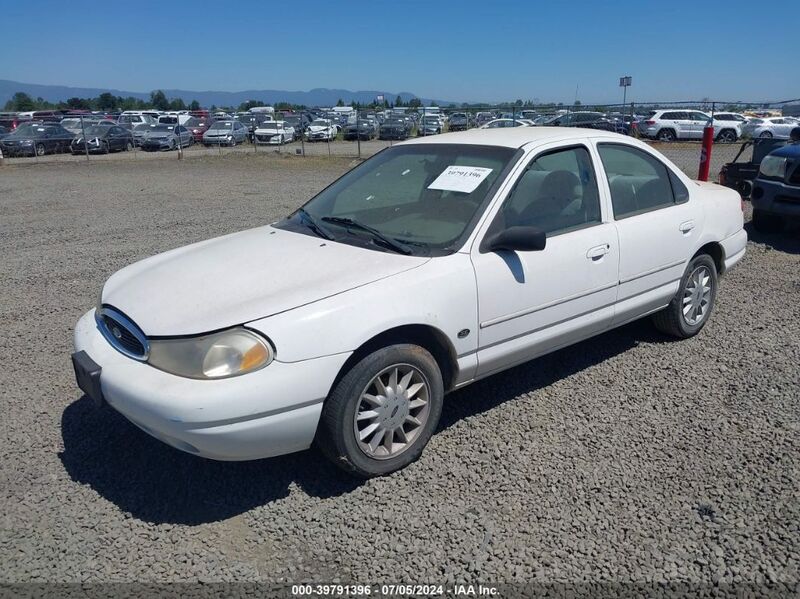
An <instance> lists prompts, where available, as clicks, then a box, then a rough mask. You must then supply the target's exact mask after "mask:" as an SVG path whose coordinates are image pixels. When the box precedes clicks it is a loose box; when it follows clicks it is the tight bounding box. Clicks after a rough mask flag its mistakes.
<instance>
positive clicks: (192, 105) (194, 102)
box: [189, 100, 200, 110]
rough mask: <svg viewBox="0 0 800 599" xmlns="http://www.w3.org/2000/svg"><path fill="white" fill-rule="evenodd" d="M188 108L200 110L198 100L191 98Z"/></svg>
mask: <svg viewBox="0 0 800 599" xmlns="http://www.w3.org/2000/svg"><path fill="white" fill-rule="evenodd" d="M189 110H200V102H198V101H197V100H192V101H191V102H190V103H189Z"/></svg>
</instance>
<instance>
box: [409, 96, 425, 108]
mask: <svg viewBox="0 0 800 599" xmlns="http://www.w3.org/2000/svg"><path fill="white" fill-rule="evenodd" d="M421 106H422V102H421V101H420V99H419V98H411V99H410V100H409V101H408V107H409V108H420V107H421Z"/></svg>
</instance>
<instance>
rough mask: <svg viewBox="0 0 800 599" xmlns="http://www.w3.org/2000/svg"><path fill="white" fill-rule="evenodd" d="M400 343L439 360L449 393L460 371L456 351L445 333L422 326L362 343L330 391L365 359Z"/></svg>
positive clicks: (392, 331)
mask: <svg viewBox="0 0 800 599" xmlns="http://www.w3.org/2000/svg"><path fill="white" fill-rule="evenodd" d="M399 343H411V344H414V345H419V346H420V347H423V348H425V349H426V350H428V351H429V352H430V354H431V355H432V356H433V358H434V360H436V363H437V364H438V366H439V370H440V371H441V373H442V382H443V383H444V390H445V391H449V390H450V388H451V387H452V385H453V381H454V380H455V376H456V372H457V371H458V365H457V364H458V362H457V358H456V351H455V348H454V347H453V346H452V344H451V343H450V341H449V340H448V338H447V336H446V335H445V334H444V333H443V332H442V331H440V330H439V329H437V328H435V327H432V326H429V325H421V324H412V325H403V326H399V327H395V328H392V329H389V330H387V331H384V332H382V333H380V334H378V335H375V336H374V337H372V338H371V339H369V340H368V341H366V342H365V343H362V344H361V345H360V346H359V347H358V349H356V350H355V351H354V352H353V354H352V355H351V356H350V357H349V358H348V359H347V361H346V362H345V363H344V364H343V365H342V367H341V369H339V373H338V374H337V375H336V378H335V379H334V381H333V384H332V385H331V389H333V388H334V387H335V386H336V384H337V383H338V382H339V380H340V379H341V378H342V377H343V376H344V375H345V374H347V372H348V371H349V370H350V369H351V368H352V367H353V366H355V365H356V364H357V363H358V362H360V361H361V360H362V359H363V358H365V357H366V356H368V355H369V354H371V353H372V352H374V351H377V350H379V349H381V348H384V347H388V346H389V345H397V344H399Z"/></svg>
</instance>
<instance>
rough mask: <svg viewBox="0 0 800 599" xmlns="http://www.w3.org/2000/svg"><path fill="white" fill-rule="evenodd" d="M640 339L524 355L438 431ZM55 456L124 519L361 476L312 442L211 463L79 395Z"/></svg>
mask: <svg viewBox="0 0 800 599" xmlns="http://www.w3.org/2000/svg"><path fill="white" fill-rule="evenodd" d="M641 342H647V343H669V342H670V338H668V337H665V336H663V335H661V334H660V333H658V332H656V330H655V329H654V328H653V326H652V325H651V324H650V322H649V321H648V320H643V321H638V322H634V323H632V324H629V325H626V326H624V327H621V328H619V329H616V330H615V331H612V332H609V333H605V334H603V335H600V336H598V337H594V338H592V339H590V340H587V341H584V342H582V343H579V344H578V345H574V346H572V347H569V348H566V349H563V350H560V351H558V352H556V353H553V354H549V355H547V356H544V357H542V358H538V359H537V360H534V361H532V362H526V363H524V364H522V365H520V366H517V367H515V368H513V369H511V370H508V371H506V372H503V373H500V374H497V375H494V376H491V377H489V378H487V379H484V380H483V381H479V382H477V383H475V384H474V385H470V386H469V387H467V388H465V389H463V390H459V391H456V392H454V393H453V394H452V395H449V396H448V397H447V398H446V399H445V405H444V410H443V412H442V418H441V421H440V424H439V430H442V429H446V428H448V427H450V426H452V425H453V424H454V423H455V422H457V421H459V420H461V419H463V418H466V417H469V416H474V415H476V414H480V413H482V412H486V411H488V410H491V409H492V408H494V407H496V406H498V405H500V404H502V403H505V402H507V401H510V400H513V399H515V398H517V397H519V396H520V395H523V394H526V393H530V392H532V391H535V390H537V389H541V388H543V387H547V386H548V385H551V384H553V383H554V382H556V381H558V380H560V379H562V378H565V377H568V376H570V375H572V374H575V373H576V372H579V371H581V370H583V369H585V368H588V367H590V366H593V365H595V364H598V363H600V362H603V361H604V360H607V359H608V358H611V357H613V356H616V355H618V354H620V353H622V352H624V351H627V350H628V349H630V348H631V347H634V346H635V345H636V344H638V343H641ZM61 432H62V437H63V441H64V451H63V452H62V453H61V454H60V456H59V457H60V458H61V462H62V463H63V464H64V468H65V469H66V471H67V473H68V474H69V476H70V477H71V478H72V480H73V481H75V482H77V483H80V484H85V485H89V486H90V487H91V488H92V489H94V490H95V491H96V492H97V493H98V494H100V495H101V496H102V497H104V498H105V499H107V500H108V501H110V502H112V503H114V504H115V505H117V506H118V507H119V508H120V509H121V510H123V511H124V512H127V513H130V514H131V515H132V516H133V517H135V518H138V519H141V520H144V521H147V522H153V523H170V524H185V525H197V524H203V523H207V522H216V521H220V520H225V519H227V518H230V517H233V516H236V515H238V514H241V513H243V512H246V511H248V510H250V509H252V508H255V507H258V506H261V505H265V504H268V503H270V502H273V501H276V500H279V499H281V498H283V497H286V496H287V495H288V493H289V489H290V486H291V485H292V484H296V485H298V486H299V487H300V488H301V489H302V490H303V491H304V492H306V493H308V494H309V495H311V496H314V497H319V498H328V497H334V496H338V495H342V494H345V493H348V492H350V491H352V490H354V489H355V488H357V487H358V486H359V485H360V484H362V481H360V480H357V479H354V478H352V477H350V476H348V475H346V474H344V473H342V472H340V471H339V470H338V469H337V468H335V467H334V466H332V465H331V464H330V463H329V462H328V461H327V460H325V459H323V458H322V456H321V455H320V454H319V453H318V452H317V451H316V450H310V451H304V452H301V453H296V454H291V455H287V456H281V457H277V458H271V459H266V460H257V461H250V462H217V461H213V460H205V459H203V458H198V457H196V456H192V455H190V454H187V453H184V452H182V451H178V450H176V449H173V448H171V447H169V446H168V445H165V444H164V443H162V442H161V441H158V440H156V439H154V438H152V437H150V436H149V435H147V434H145V433H144V432H142V431H140V430H139V429H138V428H136V427H135V426H134V425H132V424H131V423H130V422H128V421H127V420H126V419H125V418H124V417H122V416H121V415H120V414H118V413H117V412H115V411H114V410H113V409H111V408H108V407H105V408H100V409H98V408H95V407H94V404H93V403H92V401H91V400H90V399H89V398H88V397H85V396H84V397H82V398H80V399H79V400H77V401H75V402H73V403H72V404H70V405H69V406H67V408H66V409H65V410H64V412H63V414H62V418H61Z"/></svg>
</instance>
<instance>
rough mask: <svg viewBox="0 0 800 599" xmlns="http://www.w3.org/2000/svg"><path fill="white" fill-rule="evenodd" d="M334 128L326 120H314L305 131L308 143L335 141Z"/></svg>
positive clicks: (335, 131)
mask: <svg viewBox="0 0 800 599" xmlns="http://www.w3.org/2000/svg"><path fill="white" fill-rule="evenodd" d="M336 133H337V130H336V127H335V125H334V124H333V123H331V122H330V121H329V120H326V119H316V120H314V121H311V124H310V125H309V126H308V128H307V129H306V133H305V135H306V139H307V140H308V141H333V140H334V139H336Z"/></svg>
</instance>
